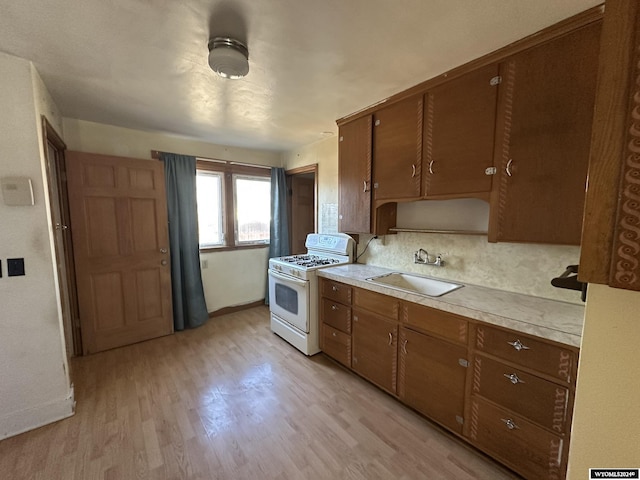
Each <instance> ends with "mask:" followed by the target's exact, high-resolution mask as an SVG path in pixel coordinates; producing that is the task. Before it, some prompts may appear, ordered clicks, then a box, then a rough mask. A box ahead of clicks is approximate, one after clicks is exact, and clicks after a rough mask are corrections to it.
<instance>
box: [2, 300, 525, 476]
mask: <svg viewBox="0 0 640 480" xmlns="http://www.w3.org/2000/svg"><path fill="white" fill-rule="evenodd" d="M72 365H73V372H74V382H75V387H76V400H77V410H76V414H75V416H73V417H71V418H69V419H66V420H63V421H60V422H58V423H56V424H53V425H49V426H46V427H43V428H40V429H38V430H35V431H32V432H28V433H25V434H22V435H19V436H17V437H13V438H9V439H7V440H4V441H2V442H0V477H1V478H3V479H11V480H14V479H30V480H31V479H43V480H57V479H63V480H67V479H68V480H72V479H75V480H92V479H107V480H126V479H234V480H236V479H252V480H253V479H256V480H262V479H283V480H284V479H312V480H317V479H331V480H333V479H362V480H372V479H385V480H386V479H434V480H435V479H446V480H450V479H455V480H465V479H491V480H501V479H511V478H515V477H514V476H512V475H511V474H510V473H508V472H507V471H506V470H504V469H502V468H501V467H499V466H498V465H497V464H495V463H493V462H492V461H491V460H489V459H487V458H486V457H484V456H482V455H481V454H480V453H477V452H476V451H474V450H473V449H471V448H470V447H467V446H465V445H464V444H463V443H462V442H460V441H459V440H457V439H454V438H453V437H451V436H449V435H448V434H446V433H444V432H443V431H441V430H440V429H438V428H437V427H434V426H433V425H431V424H430V423H429V422H427V421H426V420H424V419H423V418H422V417H420V416H419V415H417V414H416V413H414V412H413V411H411V410H409V409H408V408H406V407H404V406H402V405H401V404H400V403H399V402H397V401H396V400H394V399H393V398H391V397H390V396H389V395H386V394H384V393H382V392H381V391H379V390H378V389H376V388H375V387H373V386H371V385H370V384H368V383H367V382H366V381H364V380H362V379H360V378H359V377H357V376H355V375H354V374H352V373H350V372H348V371H346V370H344V369H342V368H341V367H339V366H337V365H336V364H335V363H333V362H332V361H330V360H328V359H327V358H326V357H324V356H323V355H322V354H320V355H316V356H314V357H312V358H307V357H305V356H304V355H302V354H301V353H299V352H298V351H297V350H295V349H294V348H293V347H291V346H290V345H288V344H287V343H286V342H284V341H283V340H281V339H280V338H279V337H277V336H275V335H274V334H272V333H271V332H270V331H269V321H268V310H267V308H266V307H258V308H254V309H251V310H245V311H243V312H237V313H233V314H229V315H226V316H223V317H219V318H215V319H212V320H210V321H209V322H208V323H207V324H206V325H205V326H203V327H201V328H198V329H195V330H190V331H186V332H181V333H178V334H175V335H171V336H168V337H164V338H160V339H156V340H151V341H148V342H144V343H140V344H137V345H132V346H129V347H124V348H119V349H116V350H111V351H108V352H103V353H99V354H96V355H91V356H88V357H83V358H77V359H74V360H73V363H72Z"/></svg>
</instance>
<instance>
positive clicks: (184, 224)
mask: <svg viewBox="0 0 640 480" xmlns="http://www.w3.org/2000/svg"><path fill="white" fill-rule="evenodd" d="M160 159H161V160H162V161H163V162H164V173H165V179H166V184H167V187H166V188H167V210H168V214H169V245H170V248H171V286H172V292H173V324H174V329H175V330H176V331H178V330H184V329H185V328H194V327H199V326H200V325H202V324H203V323H204V322H206V321H207V320H208V319H209V314H208V312H207V305H206V303H205V300H204V288H203V286H202V275H201V272H200V247H199V244H198V210H197V208H198V207H197V203H196V158H195V157H191V156H188V155H176V154H173V153H164V152H161V153H160Z"/></svg>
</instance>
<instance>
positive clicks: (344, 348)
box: [322, 323, 351, 367]
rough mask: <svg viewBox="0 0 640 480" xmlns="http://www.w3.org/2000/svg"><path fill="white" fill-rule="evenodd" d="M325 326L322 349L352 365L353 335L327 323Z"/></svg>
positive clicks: (338, 359)
mask: <svg viewBox="0 0 640 480" xmlns="http://www.w3.org/2000/svg"><path fill="white" fill-rule="evenodd" d="M323 327H324V328H323V329H322V332H323V338H322V340H323V343H322V351H323V352H324V353H326V354H327V355H329V356H330V357H331V358H333V359H335V360H337V361H339V362H340V363H342V364H343V365H346V366H347V367H351V336H349V335H347V334H346V333H343V332H341V331H340V330H336V329H335V328H333V327H332V326H331V325H327V324H326V323H325V324H324V325H323Z"/></svg>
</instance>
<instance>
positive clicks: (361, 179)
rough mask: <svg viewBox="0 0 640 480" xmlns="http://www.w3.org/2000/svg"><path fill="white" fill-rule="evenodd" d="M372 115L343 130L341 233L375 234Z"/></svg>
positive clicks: (340, 191) (340, 140) (342, 128)
mask: <svg viewBox="0 0 640 480" xmlns="http://www.w3.org/2000/svg"><path fill="white" fill-rule="evenodd" d="M371 128H372V119H371V115H369V116H366V117H362V118H359V119H357V120H354V121H352V122H349V123H346V124H344V125H341V126H340V131H339V133H338V135H339V142H338V179H339V185H338V187H339V188H338V191H339V193H338V195H339V200H338V210H339V212H338V230H340V231H341V232H347V233H369V232H370V231H371V141H372V138H371Z"/></svg>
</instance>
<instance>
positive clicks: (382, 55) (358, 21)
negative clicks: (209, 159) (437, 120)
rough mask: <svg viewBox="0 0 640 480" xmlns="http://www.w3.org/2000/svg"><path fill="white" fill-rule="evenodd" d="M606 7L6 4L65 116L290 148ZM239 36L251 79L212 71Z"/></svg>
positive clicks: (1, 10)
mask: <svg viewBox="0 0 640 480" xmlns="http://www.w3.org/2000/svg"><path fill="white" fill-rule="evenodd" d="M599 3H602V0H560V1H558V0H234V1H219V0H208V1H205V0H19V1H16V0H0V51H4V52H6V53H9V54H12V55H16V56H18V57H22V58H25V59H28V60H31V61H33V63H34V64H35V66H36V69H37V70H38V72H39V73H40V75H41V76H42V79H43V80H44V82H45V84H46V85H47V87H48V89H49V91H50V92H51V95H52V96H53V98H54V100H55V102H56V104H57V105H58V107H59V108H60V109H61V110H62V114H63V115H64V116H65V117H70V118H78V119H82V120H89V121H93V122H100V123H106V124H111V125H118V126H123V127H128V128H134V129H140V130H152V131H160V132H168V133H172V134H176V135H182V136H187V137H193V138H197V139H199V140H202V141H207V142H212V143H217V144H222V145H232V146H244V147H252V148H262V149H269V150H290V149H293V148H296V147H298V146H301V145H304V144H308V143H311V142H314V141H316V140H319V139H320V138H322V137H323V132H333V133H335V132H336V126H335V120H336V119H337V118H339V117H342V116H344V115H347V114H349V113H351V112H354V111H356V110H360V109H362V108H364V107H366V106H368V105H370V104H372V103H375V102H377V101H379V100H382V99H383V98H385V97H388V96H390V95H392V94H394V93H397V92H400V91H402V90H404V89H405V88H407V87H410V86H412V85H415V84H417V83H420V82H422V81H424V80H427V79H428V78H431V77H433V76H435V75H438V74H440V73H443V72H445V71H446V70H449V69H451V68H453V67H455V66H458V65H461V64H463V63H465V62H467V61H469V60H472V59H473V58H476V57H479V56H481V55H482V54H485V53H488V52H490V51H492V50H495V49H496V48H499V47H501V46H504V45H506V44H508V43H510V42H512V41H515V40H517V39H519V38H522V37H524V36H526V35H528V34H531V33H534V32H536V31H538V30H540V29H542V28H544V27H545V26H548V25H551V24H553V23H555V22H557V21H559V20H562V19H564V18H567V17H569V16H571V15H573V14H575V13H578V12H581V11H583V10H586V9H587V8H589V7H592V6H594V5H597V4H599ZM225 35H228V36H232V37H236V38H238V39H239V40H242V41H244V42H245V43H246V44H247V45H248V48H249V63H250V72H249V75H248V76H247V77H246V78H244V79H242V80H226V79H223V78H220V77H217V76H216V75H215V74H214V73H213V72H212V71H211V70H210V69H209V66H208V64H207V54H208V50H207V41H208V39H209V38H210V37H213V36H225ZM0 82H1V72H0ZM0 85H1V84H0ZM324 135H325V136H326V135H327V134H326V133H324Z"/></svg>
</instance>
